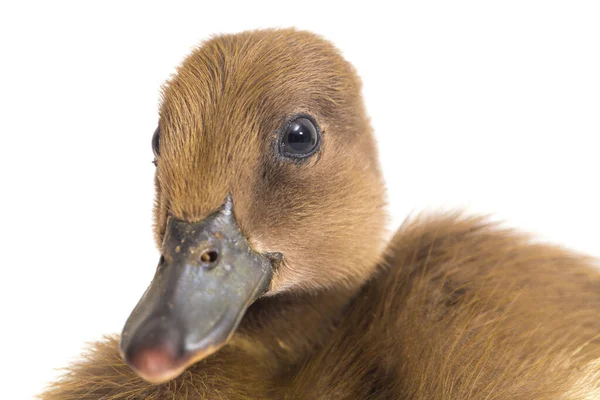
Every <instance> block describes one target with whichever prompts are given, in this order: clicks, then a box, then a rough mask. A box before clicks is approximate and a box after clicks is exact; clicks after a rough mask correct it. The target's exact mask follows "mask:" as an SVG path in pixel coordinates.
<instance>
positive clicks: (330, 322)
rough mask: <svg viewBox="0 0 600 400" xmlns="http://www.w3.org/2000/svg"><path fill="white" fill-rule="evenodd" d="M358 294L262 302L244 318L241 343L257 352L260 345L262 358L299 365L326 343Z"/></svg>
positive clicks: (342, 290) (341, 291)
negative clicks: (270, 357)
mask: <svg viewBox="0 0 600 400" xmlns="http://www.w3.org/2000/svg"><path fill="white" fill-rule="evenodd" d="M358 290H359V288H358V287H356V288H346V287H339V288H336V289H327V290H322V291H319V292H315V293H281V294H278V295H275V296H270V297H265V298H262V299H260V300H258V301H257V302H256V303H254V304H253V305H252V306H251V307H250V309H249V310H248V313H247V314H246V316H245V317H244V321H243V322H242V325H241V326H240V328H239V330H238V333H239V335H238V337H237V343H238V344H239V343H241V342H244V341H249V343H252V347H253V348H256V345H257V344H260V345H261V346H260V347H261V348H262V349H264V351H263V352H261V353H262V354H268V355H270V356H275V359H277V360H278V361H280V363H285V364H288V365H289V364H295V363H297V362H298V361H299V360H301V359H302V358H304V357H305V356H306V355H307V354H308V352H310V351H311V350H314V349H315V347H319V346H320V345H322V344H323V343H324V342H325V340H326V339H327V338H328V337H329V336H330V334H331V332H332V331H333V330H334V329H335V327H336V325H337V321H338V320H339V319H340V318H341V316H342V314H343V311H344V310H345V308H346V307H347V306H348V304H349V303H350V301H351V299H352V298H353V297H354V295H355V294H356V293H357V292H358ZM234 338H235V337H234ZM235 342H236V340H234V343H235Z"/></svg>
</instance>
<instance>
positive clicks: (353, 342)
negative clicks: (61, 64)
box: [40, 29, 600, 400]
mask: <svg viewBox="0 0 600 400" xmlns="http://www.w3.org/2000/svg"><path fill="white" fill-rule="evenodd" d="M159 114H160V118H159V127H158V128H157V130H156V132H155V133H154V136H153V139H152V145H153V149H154V153H155V164H156V179H155V186H156V201H155V208H154V221H155V225H154V232H155V239H156V242H157V245H158V247H159V249H160V251H161V254H162V256H161V257H160V260H159V263H158V267H157V269H156V274H155V276H154V278H153V280H152V282H151V284H150V286H149V287H148V289H147V290H146V292H145V293H144V294H143V296H142V298H141V299H140V301H139V303H138V305H137V306H136V307H135V308H134V310H133V311H132V313H131V316H130V317H129V319H128V320H127V322H126V323H125V327H124V329H123V332H122V334H121V336H120V337H117V336H108V337H106V338H105V340H103V341H101V342H99V343H96V344H95V345H93V346H92V347H91V348H90V349H89V352H88V353H87V354H85V356H84V357H83V358H82V360H80V361H78V362H76V363H75V364H73V365H71V366H70V368H69V370H68V372H67V373H66V374H65V375H64V376H63V377H62V378H61V379H60V380H59V381H57V382H55V383H53V384H52V385H51V387H50V388H49V389H48V390H47V391H46V392H45V393H43V394H42V395H41V396H40V397H41V398H42V399H45V400H55V399H60V400H68V399H88V400H92V399H105V400H117V399H129V400H131V399H154V400H160V399H181V400H183V399H187V400H191V399H392V398H398V399H404V398H406V399H584V398H585V399H592V398H600V271H598V270H597V269H596V268H595V267H596V266H597V260H595V259H593V258H590V257H586V256H584V255H581V254H577V253H574V252H571V251H568V250H565V249H562V248H560V247H557V246H552V245H547V244H541V243H538V242H535V241H534V240H533V239H531V238H530V237H528V236H527V235H525V234H522V233H519V232H516V231H513V230H509V229H505V228H502V227H501V226H498V225H496V224H493V223H491V222H488V221H487V220H486V219H485V218H479V217H469V216H466V215H464V214H461V213H455V214H439V215H429V216H417V217H412V218H409V219H407V221H406V222H405V223H404V224H403V225H402V226H401V227H400V229H399V230H398V232H397V233H396V234H395V235H394V237H393V238H392V240H391V241H390V242H389V243H387V244H386V243H385V229H384V225H385V222H386V212H385V189H384V182H383V179H382V176H381V171H380V168H379V164H378V161H377V150H376V145H375V141H374V138H373V134H372V132H371V128H370V126H369V122H368V118H367V115H366V113H365V109H364V107H363V103H362V99H361V95H360V81H359V79H358V77H357V75H356V73H355V71H354V69H353V67H352V66H351V65H350V64H349V63H348V62H347V61H345V60H344V59H343V57H342V56H341V55H340V54H339V53H338V51H337V50H336V49H335V48H334V47H333V46H332V45H331V44H330V43H328V42H327V41H325V40H323V39H321V38H320V37H318V36H316V35H314V34H311V33H308V32H303V31H296V30H293V29H284V30H260V31H250V32H243V33H239V34H233V35H223V36H218V37H215V38H213V39H211V40H209V41H207V42H205V43H204V44H203V45H202V46H201V47H199V48H198V49H196V50H195V51H193V52H192V53H191V55H189V56H188V57H187V59H186V60H185V61H184V62H183V64H182V65H181V66H180V67H179V68H178V71H177V73H176V75H175V76H174V77H172V78H171V79H170V81H169V82H168V83H167V84H166V86H165V87H164V91H163V102H162V105H161V108H160V113H159Z"/></svg>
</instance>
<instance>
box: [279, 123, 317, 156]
mask: <svg viewBox="0 0 600 400" xmlns="http://www.w3.org/2000/svg"><path fill="white" fill-rule="evenodd" d="M279 140H280V144H279V149H280V153H281V155H282V156H284V157H292V158H306V157H309V156H311V155H313V154H314V153H315V151H316V150H317V148H318V147H319V144H320V143H319V131H318V130H317V127H316V126H315V124H314V123H313V122H312V121H311V120H310V119H309V118H307V117H298V118H295V119H292V120H291V121H289V122H288V123H287V124H286V125H285V127H284V129H283V131H282V134H281V137H280V139H279Z"/></svg>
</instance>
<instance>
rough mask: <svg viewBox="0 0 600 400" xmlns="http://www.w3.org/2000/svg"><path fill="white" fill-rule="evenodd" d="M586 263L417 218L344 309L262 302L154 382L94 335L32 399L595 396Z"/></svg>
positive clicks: (516, 240) (469, 225)
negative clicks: (216, 346)
mask: <svg viewBox="0 0 600 400" xmlns="http://www.w3.org/2000/svg"><path fill="white" fill-rule="evenodd" d="M593 263H594V260H591V259H588V258H586V257H582V256H580V255H577V254H574V253H572V252H569V251H566V250H564V249H560V248H557V247H553V246H548V245H543V244H537V243H532V242H531V241H530V239H529V238H528V237H526V236H524V235H522V234H519V233H516V232H514V231H510V230H505V229H501V228H498V227H496V226H494V225H493V224H489V223H486V222H485V220H483V219H477V218H466V217H459V216H439V217H429V218H418V219H415V220H412V221H409V222H407V223H406V224H405V225H404V226H403V227H402V228H401V229H400V230H399V232H398V233H397V234H396V236H395V237H394V239H393V240H392V241H391V243H390V246H389V247H388V249H387V251H386V253H385V257H384V260H383V261H382V262H381V263H380V265H379V267H378V270H377V271H376V273H375V275H374V276H373V277H372V278H371V279H370V280H369V282H367V283H366V284H365V285H364V286H363V287H362V288H361V289H360V290H359V291H358V292H357V293H356V294H354V295H353V296H352V298H349V299H348V300H347V302H344V300H343V299H344V298H345V297H344V294H342V293H340V294H339V297H338V296H336V295H332V293H323V294H316V295H311V299H305V298H302V297H300V298H291V299H276V298H273V299H266V301H265V302H264V303H265V304H263V303H257V304H256V305H255V307H254V308H251V309H250V310H249V313H248V314H247V316H246V319H245V321H244V324H243V325H242V326H241V327H240V329H239V331H238V333H237V334H236V337H234V339H233V340H232V342H231V343H230V344H229V345H228V346H227V347H225V348H223V349H222V350H221V351H220V352H219V353H217V354H215V355H213V356H211V357H209V358H207V359H205V360H203V361H201V362H200V363H198V364H196V365H194V366H192V367H191V368H190V369H188V370H187V371H186V372H185V373H184V374H183V375H182V376H180V377H179V378H177V379H175V380H173V381H170V382H168V383H165V384H162V385H157V386H156V385H150V384H148V383H146V382H145V381H143V380H142V379H140V378H139V377H138V376H136V375H135V374H134V373H133V371H132V370H131V369H130V368H129V367H128V366H126V365H125V364H124V363H123V362H122V361H121V358H120V356H119V354H118V351H117V340H116V338H114V337H113V338H107V340H106V341H104V342H102V343H98V344H96V345H95V347H94V348H92V349H91V351H90V353H89V355H88V358H86V359H85V361H82V362H81V363H79V364H76V365H75V366H74V367H73V369H72V371H71V373H70V375H68V376H67V378H66V380H63V381H62V382H60V383H58V384H57V386H56V387H55V388H54V389H53V390H52V391H50V392H48V393H47V394H46V395H45V397H44V398H46V399H90V400H91V399H114V400H116V399H189V400H192V399H218V398H223V399H246V398H247V399H269V398H271V399H392V398H394V399H419V400H420V399H433V398H440V399H442V398H447V399H486V398H487V399H562V398H564V399H588V398H589V399H594V398H597V396H598V395H599V393H600V392H599V390H600V380H599V379H598V378H599V376H600V364H599V363H600V335H599V333H600V319H599V318H598V313H599V310H600V273H598V272H597V270H595V269H594V265H593ZM515 277H516V278H515ZM284 305H285V306H284ZM275 308H277V310H278V312H275V310H274V309H275ZM277 314H279V315H277ZM265 315H269V316H271V317H273V315H276V317H275V318H274V319H273V320H272V321H270V324H267V325H268V326H265V325H262V327H261V328H257V327H258V326H259V323H258V320H260V319H261V318H263V317H264V316H265Z"/></svg>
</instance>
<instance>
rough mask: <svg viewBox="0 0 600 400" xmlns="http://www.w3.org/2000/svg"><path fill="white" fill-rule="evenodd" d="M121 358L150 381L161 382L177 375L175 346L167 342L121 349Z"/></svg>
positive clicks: (177, 366)
mask: <svg viewBox="0 0 600 400" xmlns="http://www.w3.org/2000/svg"><path fill="white" fill-rule="evenodd" d="M121 353H124V354H123V356H124V357H123V359H124V360H125V362H126V363H127V364H129V366H131V368H133V370H135V371H136V372H137V373H138V374H139V375H140V376H141V377H142V378H144V379H145V380H146V381H148V382H150V383H161V382H165V381H167V380H170V379H171V378H172V377H174V376H177V375H178V372H176V371H178V370H179V369H180V368H179V365H178V364H179V363H178V362H177V355H176V351H175V348H174V347H173V346H171V345H169V344H168V343H162V344H159V345H157V346H153V347H143V348H139V349H134V351H123V350H121Z"/></svg>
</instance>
